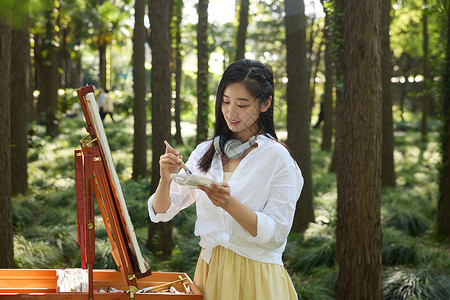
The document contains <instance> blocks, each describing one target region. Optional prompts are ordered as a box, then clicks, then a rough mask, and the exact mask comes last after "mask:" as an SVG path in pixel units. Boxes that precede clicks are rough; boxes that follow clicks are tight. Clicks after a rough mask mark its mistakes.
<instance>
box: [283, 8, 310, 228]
mask: <svg viewBox="0 0 450 300" xmlns="http://www.w3.org/2000/svg"><path fill="white" fill-rule="evenodd" d="M285 12H286V17H285V25H286V50H287V52H286V70H287V76H288V83H287V88H286V101H287V106H288V109H287V131H288V140H287V144H288V146H289V148H290V149H291V151H292V156H293V157H294V159H295V160H296V161H297V162H298V164H299V167H300V169H301V170H302V173H303V179H304V186H303V190H302V194H301V196H300V200H299V201H298V202H297V208H296V210H295V216H294V223H293V226H292V231H294V232H301V231H303V230H305V229H306V228H307V227H308V224H309V222H314V208H313V185H312V174H311V156H310V153H311V150H310V138H309V127H310V126H309V125H310V120H311V115H310V108H309V95H308V93H309V74H308V73H307V72H304V70H308V68H307V61H306V51H307V47H306V31H305V27H306V26H305V24H306V22H305V19H306V18H305V5H304V3H303V0H286V1H285Z"/></svg>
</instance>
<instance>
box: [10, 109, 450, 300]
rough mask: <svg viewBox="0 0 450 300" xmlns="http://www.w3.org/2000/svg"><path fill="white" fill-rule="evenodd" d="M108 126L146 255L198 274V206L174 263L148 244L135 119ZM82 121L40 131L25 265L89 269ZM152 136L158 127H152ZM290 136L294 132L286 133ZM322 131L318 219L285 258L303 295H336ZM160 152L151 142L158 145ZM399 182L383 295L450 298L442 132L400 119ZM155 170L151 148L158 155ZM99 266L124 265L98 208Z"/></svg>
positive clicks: (316, 162) (386, 245)
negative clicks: (442, 212)
mask: <svg viewBox="0 0 450 300" xmlns="http://www.w3.org/2000/svg"><path fill="white" fill-rule="evenodd" d="M115 120H116V122H115V123H112V121H111V119H109V117H107V118H106V120H105V122H104V126H105V132H106V134H107V136H108V141H109V146H110V148H111V153H112V156H113V158H114V164H115V168H116V171H117V173H118V176H119V179H120V182H121V186H122V190H123V191H124V196H125V199H126V202H127V207H128V211H129V214H130V217H131V220H132V222H133V225H134V227H135V230H136V235H137V238H138V242H139V244H140V248H141V251H142V253H143V256H144V257H145V259H146V260H147V261H148V262H149V264H150V265H151V267H152V270H153V271H158V270H161V271H182V272H186V273H188V275H189V276H191V278H192V277H193V272H194V269H195V264H196V261H197V258H198V253H199V251H200V248H199V246H198V238H197V237H195V236H194V235H193V228H194V222H195V209H194V207H190V208H188V209H186V210H184V211H182V212H181V213H180V214H179V215H178V216H177V217H176V218H175V219H174V221H173V224H174V234H173V238H174V245H175V247H174V249H173V252H172V257H171V258H170V259H169V260H167V261H159V260H157V259H156V258H155V257H154V256H153V255H152V253H150V252H149V251H148V250H147V249H146V247H145V246H144V245H145V244H146V240H147V228H148V222H149V218H148V213H147V199H148V197H149V196H150V180H149V179H142V180H132V179H131V174H132V146H133V123H132V118H125V117H122V116H115ZM84 127H85V123H84V121H83V120H82V119H77V118H64V119H62V120H61V123H60V131H61V134H60V135H59V136H58V137H57V138H56V139H54V140H49V139H48V138H47V137H45V134H44V133H45V129H44V128H43V127H42V126H39V125H33V126H32V127H31V128H30V133H31V136H30V139H29V146H30V148H29V187H30V191H29V194H28V195H19V196H16V197H14V198H13V217H14V231H15V235H14V254H15V263H16V266H17V267H19V268H61V267H63V268H79V267H80V251H79V247H78V243H77V240H78V237H77V225H76V201H75V173H74V156H73V151H74V150H75V149H79V148H80V147H79V142H80V139H82V138H83V137H84V136H86V135H87V133H86V131H85V129H84ZM182 130H183V137H184V145H180V146H176V148H177V150H179V151H180V153H181V154H182V155H183V156H184V157H188V156H189V154H190V152H191V151H192V150H193V148H194V143H195V125H194V124H191V123H184V124H183V125H182ZM147 132H148V134H149V135H150V134H151V129H150V126H148V128H147ZM279 133H280V134H279V137H280V139H281V140H283V139H285V137H286V132H283V131H279ZM320 142H321V129H311V160H312V171H313V183H314V205H315V215H316V222H315V223H312V224H311V225H310V226H309V228H308V229H307V230H306V231H305V232H304V233H302V234H291V235H290V237H289V240H288V244H287V247H286V251H285V254H284V261H285V266H286V268H287V270H288V271H289V273H290V274H291V276H292V278H293V281H294V284H295V287H296V289H297V292H298V295H299V299H321V300H323V299H335V298H336V279H337V273H338V268H337V264H336V261H335V255H334V252H335V242H336V241H335V230H336V215H337V214H336V200H337V188H336V176H335V174H334V173H331V172H329V171H328V168H329V165H330V162H331V154H332V153H331V152H330V151H321V150H320ZM148 148H149V149H150V138H149V139H148ZM394 159H395V170H396V180H397V186H396V187H394V188H386V189H383V191H382V207H381V216H382V226H383V248H382V258H383V270H384V271H383V293H384V298H385V299H450V243H449V241H446V240H442V239H441V238H439V237H438V236H437V234H436V213H437V201H438V178H439V177H438V176H439V172H438V167H439V163H440V154H439V144H438V133H437V130H436V128H434V130H433V128H432V130H431V131H430V134H429V138H428V141H426V142H423V141H421V138H420V133H419V130H417V124H415V123H408V122H403V123H396V132H395V152H394ZM148 165H149V166H150V165H151V151H150V150H149V152H148ZM96 216H97V217H96V263H95V264H94V267H95V268H112V269H114V268H116V266H115V264H114V260H113V259H112V256H111V254H110V246H109V242H108V239H107V234H106V230H105V227H104V225H103V220H102V218H101V215H100V213H99V212H98V209H96Z"/></svg>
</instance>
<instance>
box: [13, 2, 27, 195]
mask: <svg viewBox="0 0 450 300" xmlns="http://www.w3.org/2000/svg"><path fill="white" fill-rule="evenodd" d="M18 4H20V6H19V7H17V6H18ZM28 4H29V2H28V1H23V2H22V3H18V2H17V1H15V2H13V17H17V18H20V23H19V24H24V26H23V28H17V29H14V30H13V31H12V38H11V191H12V194H13V195H17V194H27V193H28V156H27V153H28V119H29V117H28V107H29V105H30V102H31V98H30V95H31V93H30V86H29V84H30V70H31V69H30V28H29V26H30V22H29V20H30V18H29V15H28V12H26V14H27V15H26V16H24V15H23V13H22V9H21V8H22V7H28Z"/></svg>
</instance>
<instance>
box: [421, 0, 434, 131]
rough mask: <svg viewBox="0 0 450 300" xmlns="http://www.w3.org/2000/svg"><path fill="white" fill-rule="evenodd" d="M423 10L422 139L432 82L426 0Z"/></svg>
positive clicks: (425, 0)
mask: <svg viewBox="0 0 450 300" xmlns="http://www.w3.org/2000/svg"><path fill="white" fill-rule="evenodd" d="M423 7H424V9H423V11H422V14H423V15H422V26H423V29H422V30H423V31H422V33H423V61H422V66H423V77H424V83H425V86H424V95H423V96H422V122H421V130H420V132H421V135H422V139H426V137H427V136H428V114H429V110H430V92H429V90H430V89H429V85H430V84H431V82H432V78H431V76H430V68H429V66H428V56H429V53H428V40H429V36H428V13H429V8H428V0H424V1H423Z"/></svg>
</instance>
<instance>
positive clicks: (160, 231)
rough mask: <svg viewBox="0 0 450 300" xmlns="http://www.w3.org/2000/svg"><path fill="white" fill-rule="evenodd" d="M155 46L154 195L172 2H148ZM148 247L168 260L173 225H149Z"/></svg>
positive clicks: (167, 91) (166, 107) (165, 121)
mask: <svg viewBox="0 0 450 300" xmlns="http://www.w3.org/2000/svg"><path fill="white" fill-rule="evenodd" d="M149 4H150V5H149V11H150V26H151V31H152V35H151V44H152V74H151V91H152V180H151V193H154V192H155V191H156V188H157V186H158V183H159V178H160V174H159V157H160V156H161V155H162V154H164V152H165V148H166V146H165V145H164V140H170V137H171V134H170V120H171V116H170V106H171V81H170V66H169V63H170V55H168V54H169V53H170V33H169V1H159V0H151V1H150V3H149ZM147 247H148V248H149V249H150V250H151V251H152V252H153V253H154V254H155V255H156V256H158V258H160V259H163V260H164V259H167V258H168V257H169V256H170V254H171V252H172V247H173V242H172V222H167V223H151V222H150V224H149V230H148V240H147Z"/></svg>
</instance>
